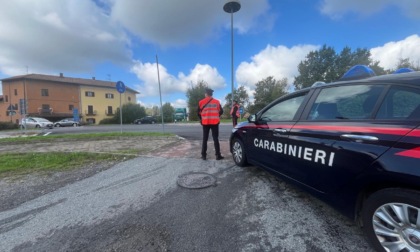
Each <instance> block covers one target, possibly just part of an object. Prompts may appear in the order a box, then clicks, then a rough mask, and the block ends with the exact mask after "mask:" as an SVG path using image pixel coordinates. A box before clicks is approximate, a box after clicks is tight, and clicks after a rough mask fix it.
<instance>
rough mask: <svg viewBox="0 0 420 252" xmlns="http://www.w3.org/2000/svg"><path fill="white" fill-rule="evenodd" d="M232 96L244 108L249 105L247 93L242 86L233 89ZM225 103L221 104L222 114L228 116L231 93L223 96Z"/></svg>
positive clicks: (230, 106) (230, 105)
mask: <svg viewBox="0 0 420 252" xmlns="http://www.w3.org/2000/svg"><path fill="white" fill-rule="evenodd" d="M233 97H234V99H235V100H237V101H238V103H239V105H240V106H241V107H244V108H248V106H249V95H248V93H247V92H246V90H245V87H244V86H240V87H239V88H238V89H234V90H233ZM225 101H226V104H225V106H223V116H224V117H225V118H230V117H231V116H230V109H231V108H232V93H229V94H227V95H226V96H225Z"/></svg>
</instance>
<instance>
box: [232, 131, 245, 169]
mask: <svg viewBox="0 0 420 252" xmlns="http://www.w3.org/2000/svg"><path fill="white" fill-rule="evenodd" d="M232 157H233V161H235V164H236V165H238V166H241V167H244V166H246V165H247V161H246V155H245V149H244V144H243V143H242V141H241V140H239V139H237V138H235V139H234V140H233V145H232Z"/></svg>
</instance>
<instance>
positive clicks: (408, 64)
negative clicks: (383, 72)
mask: <svg viewBox="0 0 420 252" xmlns="http://www.w3.org/2000/svg"><path fill="white" fill-rule="evenodd" d="M400 68H411V69H413V70H414V71H420V66H419V64H417V66H416V65H415V63H414V62H412V61H410V58H405V59H403V58H400V59H399V60H398V63H397V65H396V66H395V69H392V70H390V72H394V71H396V70H398V69H400Z"/></svg>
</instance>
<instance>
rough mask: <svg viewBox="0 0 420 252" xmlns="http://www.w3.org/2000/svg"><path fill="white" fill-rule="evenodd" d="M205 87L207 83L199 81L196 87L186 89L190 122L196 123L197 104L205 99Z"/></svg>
mask: <svg viewBox="0 0 420 252" xmlns="http://www.w3.org/2000/svg"><path fill="white" fill-rule="evenodd" d="M207 87H208V85H207V83H206V82H205V81H203V80H202V81H199V82H198V83H197V85H195V86H194V85H192V86H191V88H188V90H187V94H186V96H187V98H188V103H187V104H188V110H189V118H190V121H198V116H197V109H198V102H199V101H200V100H201V99H203V98H204V97H205V96H204V93H205V90H206V88H207Z"/></svg>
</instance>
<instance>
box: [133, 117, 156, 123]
mask: <svg viewBox="0 0 420 252" xmlns="http://www.w3.org/2000/svg"><path fill="white" fill-rule="evenodd" d="M156 122H157V120H156V118H155V117H154V116H145V117H142V118H140V119H136V120H134V122H133V123H134V124H147V123H149V124H155V123H156Z"/></svg>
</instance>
